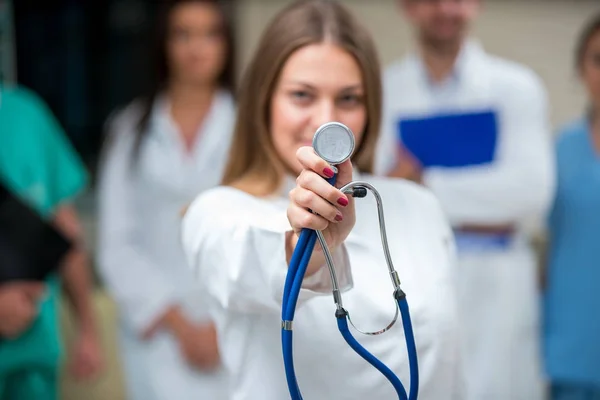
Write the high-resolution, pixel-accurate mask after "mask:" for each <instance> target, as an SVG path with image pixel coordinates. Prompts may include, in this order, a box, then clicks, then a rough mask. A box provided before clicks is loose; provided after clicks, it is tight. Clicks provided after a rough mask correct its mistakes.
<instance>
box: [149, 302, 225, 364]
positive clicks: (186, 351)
mask: <svg viewBox="0 0 600 400" xmlns="http://www.w3.org/2000/svg"><path fill="white" fill-rule="evenodd" d="M160 328H167V329H169V330H170V331H171V332H172V333H173V335H174V336H175V338H176V339H177V342H178V344H179V350H180V352H181V354H182V356H183V357H184V359H185V360H186V361H187V363H188V364H189V365H190V366H192V367H194V368H198V369H200V370H210V369H213V368H215V367H216V366H217V365H218V364H219V362H220V356H219V345H218V341H217V331H216V329H215V327H214V325H213V324H209V323H206V324H198V323H195V322H193V321H190V320H189V319H188V318H187V317H186V316H185V315H184V314H183V313H182V312H181V310H180V309H179V307H178V306H173V307H171V308H169V310H167V312H166V313H165V314H164V315H163V316H162V317H161V318H160V319H159V321H158V322H157V323H156V324H154V325H152V326H151V327H150V328H149V329H148V330H147V331H146V332H145V334H144V335H143V337H144V339H146V340H148V339H151V338H152V336H153V335H154V334H155V333H156V331H157V330H158V329H160Z"/></svg>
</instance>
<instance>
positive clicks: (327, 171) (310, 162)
mask: <svg viewBox="0 0 600 400" xmlns="http://www.w3.org/2000/svg"><path fill="white" fill-rule="evenodd" d="M296 158H297V159H298V161H300V164H302V167H304V169H308V170H310V171H314V172H315V173H317V174H319V175H320V176H322V177H323V178H326V179H327V178H331V177H333V175H334V169H333V167H332V166H331V165H329V163H328V162H327V161H325V160H323V159H322V158H321V157H319V156H318V155H317V153H315V151H314V149H313V148H312V147H310V146H305V147H300V148H299V149H298V151H297V152H296Z"/></svg>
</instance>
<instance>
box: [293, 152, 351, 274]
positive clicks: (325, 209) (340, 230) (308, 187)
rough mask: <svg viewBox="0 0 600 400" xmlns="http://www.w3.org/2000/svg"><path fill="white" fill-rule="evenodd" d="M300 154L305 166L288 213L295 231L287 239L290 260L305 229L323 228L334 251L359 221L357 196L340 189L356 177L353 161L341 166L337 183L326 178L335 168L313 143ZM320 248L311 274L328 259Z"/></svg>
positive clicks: (312, 261)
mask: <svg viewBox="0 0 600 400" xmlns="http://www.w3.org/2000/svg"><path fill="white" fill-rule="evenodd" d="M296 157H297V158H298V161H299V162H300V164H301V165H302V168H303V169H302V172H301V173H300V175H299V176H298V178H297V179H296V187H295V188H294V189H292V190H291V191H290V205H289V206H288V211H287V216H288V220H289V221H290V224H291V226H292V228H293V232H291V233H290V235H289V237H288V241H287V253H288V262H289V260H290V259H291V255H292V253H293V250H294V248H295V246H296V243H297V241H298V238H299V235H300V232H301V231H302V229H304V228H308V229H314V230H320V231H322V232H323V236H324V237H325V241H326V242H327V246H328V247H329V249H331V250H332V251H333V250H334V249H335V248H337V247H338V246H339V245H341V244H342V243H343V242H344V240H346V237H348V234H349V233H350V231H351V230H352V228H353V227H354V223H355V221H356V216H355V211H354V199H353V198H352V196H347V195H345V194H344V193H342V192H341V191H340V190H339V188H341V187H342V186H344V185H346V184H347V183H349V182H351V181H352V163H351V161H350V160H348V161H346V162H344V163H343V164H340V165H338V166H337V169H338V173H337V177H336V184H335V187H334V186H331V185H330V184H329V183H328V182H327V181H326V179H327V178H331V177H332V176H333V168H332V167H331V165H329V164H328V163H327V162H326V161H325V160H323V159H322V158H320V157H319V156H318V155H317V154H316V153H315V151H314V150H313V148H312V147H308V146H307V147H301V148H300V149H299V150H298V151H297V153H296ZM318 249H319V250H320V246H315V254H314V255H313V258H312V259H311V263H310V264H309V267H308V269H307V271H306V275H307V276H308V275H311V274H312V273H314V272H316V271H317V270H318V268H319V267H320V266H322V265H323V263H324V258H323V255H322V254H320V253H321V252H320V251H317V250H318ZM317 253H319V254H317Z"/></svg>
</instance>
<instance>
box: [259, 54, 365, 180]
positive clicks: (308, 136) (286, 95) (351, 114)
mask: <svg viewBox="0 0 600 400" xmlns="http://www.w3.org/2000/svg"><path fill="white" fill-rule="evenodd" d="M332 121H336V122H341V123H342V124H344V125H346V126H347V127H348V128H350V129H351V130H352V132H354V136H355V141H356V147H358V144H359V143H360V142H361V139H362V136H363V132H364V130H365V127H366V124H367V109H366V106H365V88H364V85H363V79H362V74H361V70H360V67H359V65H358V63H357V62H356V61H355V59H354V57H353V56H352V55H351V54H349V53H348V52H347V51H345V50H344V49H342V48H340V47H338V46H336V45H333V44H329V43H320V44H312V45H308V46H305V47H302V48H300V49H298V50H296V51H295V52H294V53H292V55H291V56H290V57H289V58H288V60H287V61H286V63H285V64H284V66H283V68H282V70H281V73H280V76H279V80H278V82H277V85H276V87H275V90H274V92H273V96H272V98H271V120H270V131H271V137H272V140H273V144H274V146H275V150H276V151H277V154H278V155H279V157H280V158H281V159H282V160H283V161H284V163H286V166H287V167H288V168H290V169H291V170H292V171H293V172H294V173H296V174H298V173H299V172H300V171H301V170H302V167H301V166H300V163H298V161H296V151H297V150H298V148H300V147H302V146H310V145H312V138H313V135H314V134H315V131H316V130H317V128H319V126H321V125H323V124H324V123H327V122H332Z"/></svg>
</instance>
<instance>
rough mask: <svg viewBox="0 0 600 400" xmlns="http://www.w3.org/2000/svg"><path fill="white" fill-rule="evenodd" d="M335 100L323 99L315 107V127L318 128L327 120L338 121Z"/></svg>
mask: <svg viewBox="0 0 600 400" xmlns="http://www.w3.org/2000/svg"><path fill="white" fill-rule="evenodd" d="M336 111H337V110H336V107H335V102H334V101H331V100H323V101H321V102H319V104H318V105H317V106H316V107H315V108H314V114H313V116H312V122H313V128H314V129H315V130H316V129H317V128H318V127H320V126H321V125H323V124H326V123H327V122H335V121H337V119H336V118H337V112H336Z"/></svg>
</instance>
